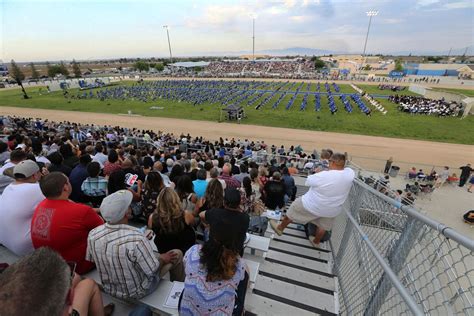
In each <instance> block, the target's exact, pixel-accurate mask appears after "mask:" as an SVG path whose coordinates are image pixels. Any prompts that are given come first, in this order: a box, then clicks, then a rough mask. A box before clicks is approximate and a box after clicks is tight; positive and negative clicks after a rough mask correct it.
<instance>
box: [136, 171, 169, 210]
mask: <svg viewBox="0 0 474 316" xmlns="http://www.w3.org/2000/svg"><path fill="white" fill-rule="evenodd" d="M164 188H165V185H164V183H163V178H162V177H161V175H160V173H159V172H157V171H151V172H149V173H148V175H147V177H146V180H145V184H144V185H143V189H142V194H141V199H142V211H143V215H144V216H145V218H146V219H148V218H149V217H150V215H151V214H152V213H153V212H154V211H155V210H156V203H157V199H158V196H159V195H160V192H161V191H162V190H163V189H164Z"/></svg>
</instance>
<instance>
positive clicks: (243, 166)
mask: <svg viewBox="0 0 474 316" xmlns="http://www.w3.org/2000/svg"><path fill="white" fill-rule="evenodd" d="M249 176H250V175H249V173H248V167H247V165H246V164H244V163H242V164H241V165H240V173H238V174H235V173H234V176H233V178H234V179H236V180H237V181H239V182H240V183H242V180H243V179H244V178H245V177H249Z"/></svg>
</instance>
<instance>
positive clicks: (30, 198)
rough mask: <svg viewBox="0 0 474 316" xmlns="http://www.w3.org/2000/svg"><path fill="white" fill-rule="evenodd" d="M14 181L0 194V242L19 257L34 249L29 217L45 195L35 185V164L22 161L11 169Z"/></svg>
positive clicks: (36, 170) (37, 185) (36, 173)
mask: <svg viewBox="0 0 474 316" xmlns="http://www.w3.org/2000/svg"><path fill="white" fill-rule="evenodd" d="M13 175H14V177H15V182H13V183H12V184H10V185H8V186H7V187H6V188H5V190H4V191H3V194H2V195H0V205H1V207H0V218H1V219H2V220H1V221H0V243H1V244H3V245H4V246H5V247H7V248H8V249H9V250H10V251H12V252H13V253H15V254H16V255H18V256H23V255H26V254H28V253H30V252H32V251H33V250H34V248H33V243H32V242H31V218H32V217H33V212H34V210H35V208H36V206H37V205H38V203H39V202H41V201H43V200H44V195H43V193H41V189H40V187H39V184H38V180H39V179H40V178H41V171H40V168H39V167H38V165H37V164H36V162H34V161H31V160H25V161H22V162H20V163H18V164H17V165H16V166H15V167H13Z"/></svg>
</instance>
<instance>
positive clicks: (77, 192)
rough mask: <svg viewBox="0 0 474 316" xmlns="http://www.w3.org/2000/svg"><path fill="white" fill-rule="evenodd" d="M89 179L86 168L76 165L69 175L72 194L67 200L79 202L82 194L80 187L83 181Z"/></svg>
mask: <svg viewBox="0 0 474 316" xmlns="http://www.w3.org/2000/svg"><path fill="white" fill-rule="evenodd" d="M88 177H89V174H88V173H87V166H84V165H82V164H78V165H77V166H76V167H74V169H72V171H71V174H70V175H69V182H71V186H72V192H71V195H70V196H69V198H70V199H71V200H73V201H75V202H77V201H79V198H80V196H81V194H82V191H81V185H82V182H84V180H86V179H87V178H88Z"/></svg>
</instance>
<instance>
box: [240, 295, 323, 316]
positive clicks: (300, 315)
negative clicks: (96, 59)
mask: <svg viewBox="0 0 474 316" xmlns="http://www.w3.org/2000/svg"><path fill="white" fill-rule="evenodd" d="M245 310H246V311H249V312H251V313H254V314H256V315H259V316H275V315H293V316H313V315H314V313H313V312H310V311H307V310H305V309H301V308H298V307H295V306H292V305H288V304H285V303H283V302H280V301H278V300H274V299H271V298H268V297H265V296H260V295H257V294H253V293H247V296H246V297H245Z"/></svg>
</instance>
